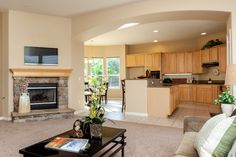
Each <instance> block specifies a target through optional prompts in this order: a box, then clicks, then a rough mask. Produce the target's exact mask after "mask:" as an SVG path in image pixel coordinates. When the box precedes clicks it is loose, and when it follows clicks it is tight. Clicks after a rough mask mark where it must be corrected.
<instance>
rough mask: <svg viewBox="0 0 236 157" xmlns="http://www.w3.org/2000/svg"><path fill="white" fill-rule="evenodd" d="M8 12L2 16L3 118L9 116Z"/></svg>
mask: <svg viewBox="0 0 236 157" xmlns="http://www.w3.org/2000/svg"><path fill="white" fill-rule="evenodd" d="M8 16H9V14H8V12H4V13H3V14H2V58H1V62H2V82H1V86H2V87H1V90H2V98H1V103H2V116H8V115H9V91H10V88H9V78H10V75H9V57H8V56H9V54H8V44H9V39H8V34H9V29H8V26H9V20H8Z"/></svg>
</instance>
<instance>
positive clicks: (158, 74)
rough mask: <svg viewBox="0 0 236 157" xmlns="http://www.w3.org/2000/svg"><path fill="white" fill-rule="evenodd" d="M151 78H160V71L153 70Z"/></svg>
mask: <svg viewBox="0 0 236 157" xmlns="http://www.w3.org/2000/svg"><path fill="white" fill-rule="evenodd" d="M150 78H154V79H160V71H151V72H150Z"/></svg>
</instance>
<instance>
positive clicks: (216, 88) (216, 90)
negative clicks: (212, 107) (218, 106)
mask: <svg viewBox="0 0 236 157" xmlns="http://www.w3.org/2000/svg"><path fill="white" fill-rule="evenodd" d="M219 94H220V86H218V85H212V104H214V100H215V99H217V98H218V95H219Z"/></svg>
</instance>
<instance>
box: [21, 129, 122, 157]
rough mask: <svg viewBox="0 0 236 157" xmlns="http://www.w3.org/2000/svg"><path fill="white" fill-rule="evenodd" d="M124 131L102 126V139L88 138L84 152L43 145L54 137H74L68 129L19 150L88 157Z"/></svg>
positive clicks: (47, 155)
mask: <svg viewBox="0 0 236 157" xmlns="http://www.w3.org/2000/svg"><path fill="white" fill-rule="evenodd" d="M125 132H126V129H119V128H111V127H103V128H102V139H101V140H89V143H90V148H89V149H88V150H86V151H84V152H82V151H80V152H79V153H78V154H77V153H72V152H66V151H59V150H52V149H46V148H44V146H45V145H46V144H47V143H49V142H50V141H51V140H53V139H54V138H55V137H57V136H60V137H68V138H76V136H75V134H74V131H73V130H69V131H67V132H64V133H62V134H59V135H56V136H54V137H51V138H49V139H47V140H44V141H41V142H39V143H36V144H34V145H31V146H28V147H26V148H23V149H21V150H20V151H19V152H20V153H21V154H24V155H30V156H37V157H78V156H82V157H88V156H93V155H94V154H96V153H97V152H99V151H100V150H101V149H103V148H104V147H106V146H107V145H108V144H110V143H111V142H115V140H116V139H117V138H118V137H121V136H122V135H124V133H125Z"/></svg>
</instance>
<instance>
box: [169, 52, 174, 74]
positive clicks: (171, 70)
mask: <svg viewBox="0 0 236 157" xmlns="http://www.w3.org/2000/svg"><path fill="white" fill-rule="evenodd" d="M168 57H169V59H168V60H169V70H170V71H169V73H176V53H170V54H169V55H168Z"/></svg>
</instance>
